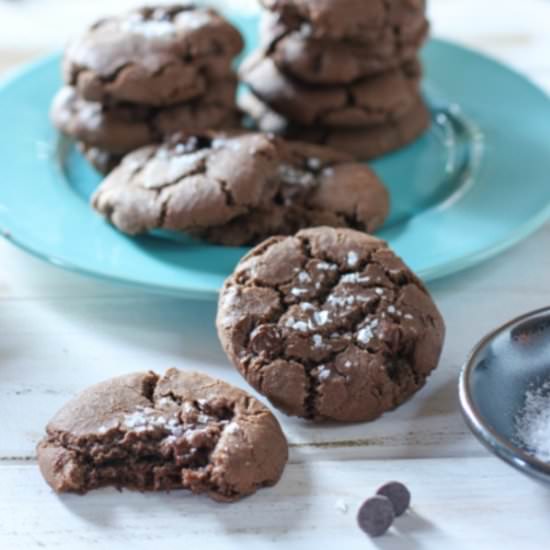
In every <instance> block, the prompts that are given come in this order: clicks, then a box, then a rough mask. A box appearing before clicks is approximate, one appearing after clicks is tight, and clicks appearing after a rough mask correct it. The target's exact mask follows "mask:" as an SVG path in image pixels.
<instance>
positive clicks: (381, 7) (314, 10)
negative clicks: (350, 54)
mask: <svg viewBox="0 0 550 550" xmlns="http://www.w3.org/2000/svg"><path fill="white" fill-rule="evenodd" d="M261 3H262V5H263V6H264V7H265V8H267V9H269V10H271V11H273V12H275V13H277V14H278V15H279V16H280V17H281V18H282V20H283V21H284V24H285V26H287V27H296V26H300V25H302V26H304V30H303V32H306V33H307V34H310V35H311V36H313V37H315V38H319V39H323V40H326V39H332V40H354V41H357V42H370V43H373V42H374V41H376V40H377V39H379V38H380V34H381V32H383V31H384V30H385V29H387V28H388V27H396V28H398V29H399V32H400V33H401V34H405V35H407V34H408V33H410V32H414V31H416V30H417V29H418V28H419V26H422V25H423V23H424V14H425V12H426V2H425V0H368V1H365V0H261ZM411 29H414V31H411Z"/></svg>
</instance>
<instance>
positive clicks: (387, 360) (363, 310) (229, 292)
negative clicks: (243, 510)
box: [217, 227, 445, 421]
mask: <svg viewBox="0 0 550 550" xmlns="http://www.w3.org/2000/svg"><path fill="white" fill-rule="evenodd" d="M217 327H218V333H219V337H220V340H221V343H222V346H223V348H224V350H225V352H226V353H227V355H228V357H229V358H230V359H231V361H232V362H233V364H234V365H235V367H236V368H237V369H238V370H239V371H240V372H241V374H242V375H243V376H244V378H245V379H246V380H247V381H248V382H249V383H250V384H251V385H252V386H253V387H254V388H255V389H256V390H257V391H259V392H260V393H262V394H263V395H265V396H266V397H267V398H268V399H269V400H270V401H271V402H272V403H273V405H274V406H276V407H277V408H279V409H281V410H282V411H284V412H286V413H287V414H289V415H294V416H301V417H304V418H307V419H315V420H321V419H331V420H337V421H368V420H374V419H375V418H377V417H378V416H380V415H381V414H382V413H384V412H386V411H389V410H391V409H394V408H395V407H397V406H399V405H400V404H402V403H403V402H404V401H406V400H407V399H408V398H409V397H410V396H412V395H413V394H414V393H415V392H417V391H418V390H419V389H420V388H421V387H422V386H423V385H424V383H425V382H426V380H427V378H428V376H429V375H430V373H431V372H432V371H433V370H434V369H435V368H436V366H437V364H438V361H439V357H440V353H441V350H442V346H443V339H444V332H445V328H444V322H443V319H442V317H441V314H440V313H439V311H438V309H437V307H436V305H435V304H434V302H433V300H432V298H431V297H430V295H429V293H428V291H427V290H426V288H425V287H424V285H423V284H422V283H421V282H420V281H419V279H418V278H417V277H416V276H415V275H414V273H412V272H411V270H410V269H409V268H408V267H407V266H406V265H405V264H404V263H403V262H402V261H401V260H400V259H399V258H398V257H397V256H396V255H395V254H394V253H393V252H392V251H391V250H390V249H389V248H388V247H387V245H386V244H385V243H384V242H383V241H380V240H378V239H375V238H374V237H371V236H369V235H367V234H365V233H360V232H358V231H353V230H349V229H331V228H328V227H318V228H313V229H308V230H304V231H300V232H299V233H297V234H296V235H295V236H293V237H273V238H271V239H268V240H267V241H265V242H263V243H262V244H260V245H259V246H258V247H256V248H255V249H253V250H252V251H251V252H250V253H249V254H248V255H247V256H246V257H245V258H243V260H242V261H241V262H240V263H239V265H238V266H237V268H236V269H235V271H234V273H233V275H232V276H231V277H229V279H228V280H227V281H226V283H225V285H224V287H223V290H222V292H221V296H220V301H219V307H218V317H217Z"/></svg>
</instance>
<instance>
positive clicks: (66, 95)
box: [51, 78, 237, 155]
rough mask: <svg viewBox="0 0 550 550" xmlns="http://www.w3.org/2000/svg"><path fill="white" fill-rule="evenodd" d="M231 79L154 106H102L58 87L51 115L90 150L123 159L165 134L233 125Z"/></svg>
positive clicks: (233, 98)
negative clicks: (197, 96) (190, 97)
mask: <svg viewBox="0 0 550 550" xmlns="http://www.w3.org/2000/svg"><path fill="white" fill-rule="evenodd" d="M236 88H237V83H236V79H235V78H230V79H227V80H223V81H220V82H218V83H216V85H215V86H213V87H212V88H210V89H209V91H208V92H207V93H206V94H205V95H204V96H202V97H201V98H200V99H198V100H194V101H191V102H188V103H181V104H178V105H172V106H170V107H164V108H155V107H147V106H143V105H136V104H130V103H126V104H117V105H102V104H101V103H97V102H91V101H86V100H84V99H81V98H80V97H79V96H78V94H77V93H76V90H75V89H74V88H71V87H69V86H66V87H64V88H62V89H61V90H60V91H59V93H58V94H57V96H56V97H55V99H54V102H53V106H52V111H51V117H52V121H53V123H54V125H55V126H56V128H57V129H58V130H60V131H61V132H63V133H64V134H66V135H68V136H70V137H72V138H74V139H76V140H78V141H83V142H84V143H86V144H87V145H88V146H90V147H96V148H99V149H103V150H105V151H109V152H110V153H112V154H114V155H123V154H126V153H128V152H130V151H133V150H134V149H138V148H139V147H143V146H144V145H149V144H151V143H157V142H161V141H162V140H163V139H165V138H166V137H168V136H170V135H171V134H173V133H175V132H178V131H182V132H199V131H201V130H216V129H222V128H229V127H235V126H237V116H236V108H235V91H236Z"/></svg>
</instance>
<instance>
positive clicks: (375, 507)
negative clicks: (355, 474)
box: [357, 495, 395, 537]
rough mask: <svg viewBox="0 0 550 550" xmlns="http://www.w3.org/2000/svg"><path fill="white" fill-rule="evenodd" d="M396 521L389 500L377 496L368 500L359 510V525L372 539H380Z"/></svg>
mask: <svg viewBox="0 0 550 550" xmlns="http://www.w3.org/2000/svg"><path fill="white" fill-rule="evenodd" d="M394 519H395V512H394V511H393V505H392V503H391V501H390V499H389V498H387V497H385V496H382V495H376V496H374V497H371V498H368V499H367V500H365V502H364V503H363V504H362V505H361V508H359V512H358V514H357V523H358V524H359V527H360V528H361V529H362V530H363V531H364V532H365V533H367V535H370V536H371V537H380V536H382V535H383V534H384V533H386V531H387V530H388V529H389V528H390V527H391V525H392V523H393V520H394Z"/></svg>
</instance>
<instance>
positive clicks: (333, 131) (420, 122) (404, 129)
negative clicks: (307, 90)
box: [239, 94, 431, 161]
mask: <svg viewBox="0 0 550 550" xmlns="http://www.w3.org/2000/svg"><path fill="white" fill-rule="evenodd" d="M239 105H240V107H241V109H242V110H243V112H245V113H246V114H247V115H248V117H249V119H250V120H249V121H248V125H249V127H251V128H255V129H259V130H261V131H262V132H271V133H274V134H278V135H281V136H283V137H285V138H288V139H294V140H299V141H305V142H310V143H318V144H321V145H326V146H328V147H331V148H333V149H337V150H338V151H342V152H344V153H347V154H349V155H352V156H353V157H354V158H355V159H357V160H362V161H365V160H372V159H374V158H377V157H380V156H382V155H385V154H387V153H390V152H392V151H395V150H396V149H399V148H401V147H404V146H405V145H408V144H409V143H411V142H413V141H414V140H416V139H417V138H418V137H420V136H421V135H422V134H424V133H425V132H426V130H427V129H428V128H429V127H430V124H431V115H430V112H429V111H428V109H427V107H426V105H425V104H424V101H423V99H422V98H420V97H418V98H417V100H416V102H415V104H414V105H413V107H412V108H411V109H410V110H409V111H408V112H407V113H405V114H404V115H403V116H402V117H400V118H398V119H396V120H394V121H391V122H388V123H386V124H378V125H375V126H369V127H366V128H349V129H346V128H321V127H314V126H311V127H300V126H297V125H295V124H291V123H289V122H288V121H287V120H286V119H285V118H284V117H283V116H281V115H279V114H277V113H275V112H274V111H272V110H271V109H269V107H267V105H265V104H264V103H262V102H261V101H259V100H258V99H257V98H256V97H254V96H253V95H252V94H246V95H243V96H242V97H241V98H240V100H239Z"/></svg>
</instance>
